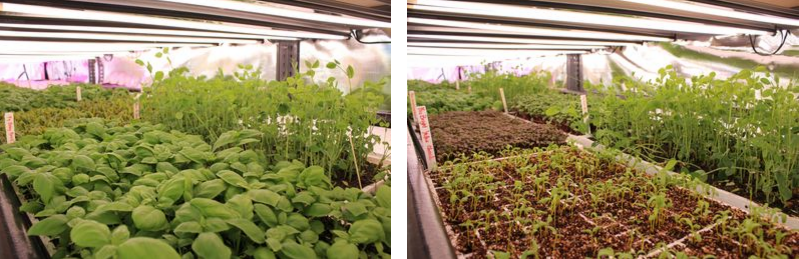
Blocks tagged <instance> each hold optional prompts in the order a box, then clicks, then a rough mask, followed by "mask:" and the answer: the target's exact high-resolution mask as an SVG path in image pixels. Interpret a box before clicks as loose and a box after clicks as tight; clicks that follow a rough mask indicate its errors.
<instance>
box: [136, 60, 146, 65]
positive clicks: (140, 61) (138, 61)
mask: <svg viewBox="0 0 799 259" xmlns="http://www.w3.org/2000/svg"><path fill="white" fill-rule="evenodd" d="M136 64H138V65H139V66H144V61H142V60H141V59H137V60H136Z"/></svg>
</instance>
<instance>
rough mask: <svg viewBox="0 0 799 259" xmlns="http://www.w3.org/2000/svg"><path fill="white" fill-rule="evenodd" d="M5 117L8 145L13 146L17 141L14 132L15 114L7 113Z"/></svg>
mask: <svg viewBox="0 0 799 259" xmlns="http://www.w3.org/2000/svg"><path fill="white" fill-rule="evenodd" d="M4 117H5V125H6V143H8V144H11V143H14V142H16V141H17V137H16V132H15V131H14V113H13V112H7V113H6V114H5V116H4Z"/></svg>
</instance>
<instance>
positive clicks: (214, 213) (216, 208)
mask: <svg viewBox="0 0 799 259" xmlns="http://www.w3.org/2000/svg"><path fill="white" fill-rule="evenodd" d="M191 206H194V207H195V208H197V209H198V210H199V211H200V213H202V214H203V215H204V216H206V217H217V218H221V219H232V218H236V217H238V216H239V215H238V214H237V213H236V212H234V211H233V210H231V209H230V208H228V207H227V206H225V205H224V204H222V203H219V202H217V201H215V200H210V199H205V198H194V199H192V200H191Z"/></svg>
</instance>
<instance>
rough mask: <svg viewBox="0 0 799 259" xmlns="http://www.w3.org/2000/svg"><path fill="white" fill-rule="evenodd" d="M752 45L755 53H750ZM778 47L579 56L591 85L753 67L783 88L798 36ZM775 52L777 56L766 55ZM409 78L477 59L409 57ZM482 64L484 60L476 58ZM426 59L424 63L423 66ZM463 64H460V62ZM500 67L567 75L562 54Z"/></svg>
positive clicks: (746, 44) (441, 73) (475, 64)
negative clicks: (618, 78) (668, 70)
mask: <svg viewBox="0 0 799 259" xmlns="http://www.w3.org/2000/svg"><path fill="white" fill-rule="evenodd" d="M752 42H753V43H754V45H755V47H756V49H757V51H758V53H759V54H758V53H755V52H754V51H753V50H752V45H751V43H752ZM781 44H782V35H780V34H779V33H778V34H777V35H773V36H760V37H755V38H752V39H751V41H750V38H749V37H748V36H735V37H717V38H713V39H711V40H709V41H679V42H671V43H668V42H666V43H646V44H643V45H629V46H626V47H625V48H623V49H622V50H620V51H615V52H611V51H599V52H596V53H591V54H583V57H582V66H583V77H584V80H585V81H587V82H591V83H593V84H598V83H603V82H604V83H608V82H611V81H612V79H613V75H614V73H615V74H616V75H626V76H631V77H634V78H637V79H639V80H641V81H644V82H646V81H648V80H653V79H655V78H657V76H658V70H659V69H660V68H663V67H666V66H668V65H672V66H673V67H674V68H675V70H676V71H677V72H678V73H680V74H682V75H683V76H686V77H691V76H696V75H702V74H708V73H710V72H715V73H716V77H717V78H722V79H723V78H727V77H729V76H731V75H733V74H735V73H737V72H739V71H741V70H742V69H754V68H755V67H757V66H761V65H762V66H766V67H768V68H769V69H770V70H771V71H772V72H773V73H775V74H777V75H778V76H779V77H780V78H781V79H780V82H781V84H787V83H788V82H789V81H790V80H791V79H793V78H795V77H797V76H799V73H796V72H794V71H799V38H797V37H796V36H795V35H793V34H789V35H788V37H787V38H786V40H785V43H784V46H782V48H780V45H781ZM777 49H779V51H778V52H777V54H774V55H766V54H771V53H773V52H774V51H775V50H777ZM409 60H410V62H409V64H408V66H409V68H408V79H419V80H425V81H429V82H441V81H444V80H449V81H452V79H453V78H455V76H456V75H457V67H458V65H460V66H461V68H462V69H465V70H466V71H477V70H479V69H482V68H483V65H481V61H477V60H475V59H471V60H458V59H457V58H451V59H446V58H441V57H433V56H414V57H412V58H409ZM481 60H482V64H484V63H486V60H487V59H485V58H483V59H481ZM426 61H427V62H426ZM459 61H464V62H459ZM494 63H498V64H501V65H499V66H498V67H499V69H500V70H502V71H509V72H512V73H516V74H527V73H530V72H532V71H541V70H543V71H549V72H551V73H552V76H553V81H564V80H565V72H566V56H565V55H557V56H544V57H533V58H520V59H510V60H501V61H497V62H494Z"/></svg>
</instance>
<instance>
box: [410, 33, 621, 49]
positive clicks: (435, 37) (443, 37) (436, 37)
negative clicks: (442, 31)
mask: <svg viewBox="0 0 799 259" xmlns="http://www.w3.org/2000/svg"><path fill="white" fill-rule="evenodd" d="M408 38H422V39H432V40H456V41H473V42H496V43H518V44H552V45H591V46H628V45H635V44H634V43H629V42H614V41H586V40H550V39H520V38H507V37H477V36H460V35H432V34H409V35H408ZM409 44H410V43H409Z"/></svg>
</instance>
